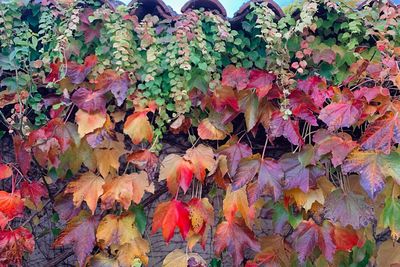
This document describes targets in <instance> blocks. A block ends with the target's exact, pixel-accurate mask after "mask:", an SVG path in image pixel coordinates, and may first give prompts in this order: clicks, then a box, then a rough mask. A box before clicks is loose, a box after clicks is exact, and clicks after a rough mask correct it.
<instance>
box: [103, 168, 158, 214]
mask: <svg viewBox="0 0 400 267" xmlns="http://www.w3.org/2000/svg"><path fill="white" fill-rule="evenodd" d="M103 189H104V194H103V196H102V197H101V207H102V209H109V208H112V206H113V205H114V203H115V202H116V201H117V202H119V203H121V205H122V207H123V208H124V209H126V210H127V209H129V206H130V205H131V202H132V201H133V202H135V203H136V204H139V203H140V201H141V200H142V197H143V195H144V191H147V192H150V193H154V185H153V183H150V182H149V179H148V177H147V173H146V172H144V171H142V172H140V173H131V174H126V175H123V176H119V177H114V178H112V179H106V183H105V184H104V186H103Z"/></svg>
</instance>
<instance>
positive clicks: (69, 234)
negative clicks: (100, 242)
mask: <svg viewBox="0 0 400 267" xmlns="http://www.w3.org/2000/svg"><path fill="white" fill-rule="evenodd" d="M98 223H99V218H98V217H97V216H91V215H90V213H89V212H87V211H81V212H80V213H79V214H78V215H77V216H75V217H74V218H72V219H71V220H70V221H69V222H68V223H67V227H66V228H65V229H64V231H63V232H62V233H61V234H60V235H59V236H58V237H57V239H56V240H55V241H54V243H53V247H61V246H65V245H72V248H73V250H74V252H75V255H76V256H77V260H78V262H79V265H80V266H83V265H84V263H85V260H86V258H87V256H88V255H89V254H90V253H91V252H92V250H93V248H94V246H95V244H96V242H95V241H96V236H95V232H96V228H97V225H98Z"/></svg>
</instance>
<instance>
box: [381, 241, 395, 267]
mask: <svg viewBox="0 0 400 267" xmlns="http://www.w3.org/2000/svg"><path fill="white" fill-rule="evenodd" d="M399 262H400V245H399V244H397V242H392V241H391V240H387V241H385V242H383V243H381V244H380V245H379V247H378V251H377V257H376V266H379V267H381V266H382V267H396V266H398V264H399Z"/></svg>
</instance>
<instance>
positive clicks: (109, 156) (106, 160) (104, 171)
mask: <svg viewBox="0 0 400 267" xmlns="http://www.w3.org/2000/svg"><path fill="white" fill-rule="evenodd" d="M93 153H94V156H95V158H96V163H97V169H98V170H99V172H100V174H101V176H103V178H105V177H107V176H108V174H109V173H112V174H114V173H116V172H117V171H118V169H119V165H120V163H119V158H120V157H121V156H122V155H123V154H124V153H125V150H124V149H123V147H121V145H119V146H111V148H110V149H102V148H98V149H95V150H94V152H93Z"/></svg>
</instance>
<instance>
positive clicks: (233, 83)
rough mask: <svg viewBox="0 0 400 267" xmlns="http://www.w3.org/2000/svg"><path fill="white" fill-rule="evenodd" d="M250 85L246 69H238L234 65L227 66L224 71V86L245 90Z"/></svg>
mask: <svg viewBox="0 0 400 267" xmlns="http://www.w3.org/2000/svg"><path fill="white" fill-rule="evenodd" d="M248 83H249V73H248V71H247V70H246V69H245V68H236V67H235V66H233V65H229V66H227V67H226V68H225V69H224V70H223V71H222V85H223V86H229V87H234V88H236V89H238V90H243V89H245V88H246V87H247V85H248Z"/></svg>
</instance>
